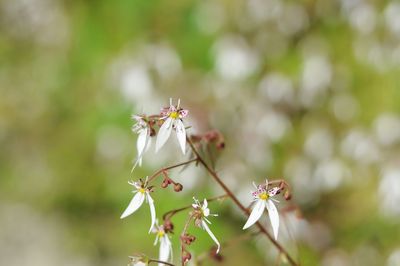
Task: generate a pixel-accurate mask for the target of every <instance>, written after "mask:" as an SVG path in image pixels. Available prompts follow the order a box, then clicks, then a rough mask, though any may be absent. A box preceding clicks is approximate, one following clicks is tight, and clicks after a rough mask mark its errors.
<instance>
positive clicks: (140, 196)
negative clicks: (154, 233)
mask: <svg viewBox="0 0 400 266" xmlns="http://www.w3.org/2000/svg"><path fill="white" fill-rule="evenodd" d="M128 183H129V184H130V185H132V186H134V187H135V188H136V190H134V191H133V192H135V193H136V194H135V196H133V199H132V200H131V202H130V203H129V205H128V207H127V208H126V210H125V211H124V213H123V214H122V215H121V219H123V218H125V217H127V216H129V215H131V214H132V213H134V212H135V211H136V210H137V209H139V208H140V206H142V204H143V202H144V200H145V199H146V202H147V203H148V204H149V206H150V214H151V226H150V230H149V233H150V231H151V230H152V229H153V227H154V224H155V222H156V209H155V207H154V200H153V199H152V198H151V197H150V192H151V190H152V187H148V177H146V181H144V182H143V181H142V180H141V179H140V180H139V182H132V181H130V182H128Z"/></svg>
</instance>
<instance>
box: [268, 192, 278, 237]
mask: <svg viewBox="0 0 400 266" xmlns="http://www.w3.org/2000/svg"><path fill="white" fill-rule="evenodd" d="M266 206H267V210H268V215H269V220H270V221H271V225H272V231H274V237H275V240H276V239H277V238H278V230H279V214H278V210H277V209H276V207H275V204H274V202H273V201H272V200H267V203H266Z"/></svg>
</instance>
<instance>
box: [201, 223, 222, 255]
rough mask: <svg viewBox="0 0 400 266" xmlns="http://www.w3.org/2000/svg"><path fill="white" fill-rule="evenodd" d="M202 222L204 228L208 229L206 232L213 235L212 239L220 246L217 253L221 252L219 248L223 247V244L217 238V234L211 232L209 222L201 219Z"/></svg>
mask: <svg viewBox="0 0 400 266" xmlns="http://www.w3.org/2000/svg"><path fill="white" fill-rule="evenodd" d="M201 224H202V226H203V228H204V230H206V232H207V233H208V235H209V236H210V237H211V239H212V240H214V242H215V244H217V246H218V248H217V253H218V252H219V249H220V247H221V245H220V244H219V242H218V240H217V238H216V237H215V235H214V234H213V233H212V232H211V230H210V228H209V227H208V225H207V223H206V222H205V221H203V220H201Z"/></svg>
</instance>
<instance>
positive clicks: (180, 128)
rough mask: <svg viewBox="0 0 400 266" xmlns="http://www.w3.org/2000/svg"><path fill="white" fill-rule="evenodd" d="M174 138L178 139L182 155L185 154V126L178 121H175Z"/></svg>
mask: <svg viewBox="0 0 400 266" xmlns="http://www.w3.org/2000/svg"><path fill="white" fill-rule="evenodd" d="M175 126H176V127H175V130H176V136H177V137H178V142H179V145H180V146H181V150H182V153H183V154H185V152H186V130H185V125H184V124H183V123H182V121H181V120H180V119H177V120H176V121H175Z"/></svg>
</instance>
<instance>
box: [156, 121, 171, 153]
mask: <svg viewBox="0 0 400 266" xmlns="http://www.w3.org/2000/svg"><path fill="white" fill-rule="evenodd" d="M172 122H173V119H172V118H171V117H168V118H167V120H165V122H164V124H162V126H161V128H160V130H159V131H158V134H157V140H156V152H158V151H159V150H160V149H161V147H162V146H164V144H165V142H167V140H168V138H169V136H170V135H171V131H172Z"/></svg>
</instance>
